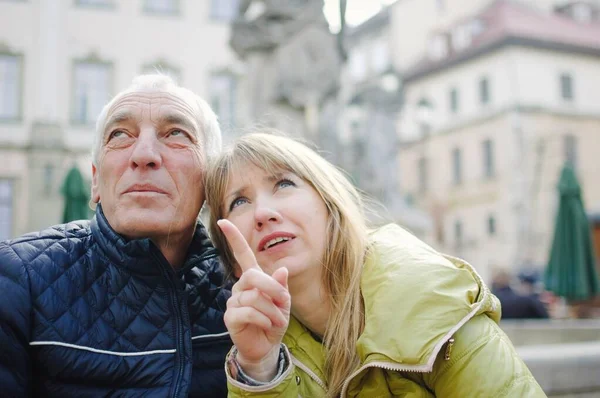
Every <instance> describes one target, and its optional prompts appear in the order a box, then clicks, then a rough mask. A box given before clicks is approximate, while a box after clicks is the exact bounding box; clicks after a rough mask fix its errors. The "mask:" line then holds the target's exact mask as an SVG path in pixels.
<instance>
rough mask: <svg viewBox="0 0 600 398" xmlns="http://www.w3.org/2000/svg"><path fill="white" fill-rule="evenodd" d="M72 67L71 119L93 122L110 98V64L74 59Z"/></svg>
mask: <svg viewBox="0 0 600 398" xmlns="http://www.w3.org/2000/svg"><path fill="white" fill-rule="evenodd" d="M74 69H75V70H74V76H73V80H74V81H73V107H72V112H73V113H72V115H71V120H72V122H73V123H76V124H93V123H94V122H95V121H96V118H97V117H98V115H99V114H100V111H101V110H102V107H103V106H104V104H106V103H107V102H108V101H109V99H110V94H109V87H110V81H111V72H112V66H111V65H110V64H108V63H101V62H95V61H91V62H90V61H76V62H75V68H74Z"/></svg>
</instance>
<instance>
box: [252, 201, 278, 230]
mask: <svg viewBox="0 0 600 398" xmlns="http://www.w3.org/2000/svg"><path fill="white" fill-rule="evenodd" d="M254 219H255V226H256V229H258V230H260V229H262V228H263V227H264V226H265V225H268V224H269V223H274V224H277V223H280V222H281V219H282V218H281V214H280V213H279V212H278V211H277V209H276V208H275V206H274V205H273V204H272V203H265V204H259V205H258V206H256V209H255V211H254Z"/></svg>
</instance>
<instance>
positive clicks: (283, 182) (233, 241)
mask: <svg viewBox="0 0 600 398" xmlns="http://www.w3.org/2000/svg"><path fill="white" fill-rule="evenodd" d="M206 194H207V201H208V203H209V205H210V212H211V224H210V229H211V233H212V237H213V239H214V243H215V245H216V246H217V248H219V249H220V250H221V252H222V254H223V257H224V260H225V261H224V263H225V264H226V265H227V267H228V272H229V274H230V275H231V276H232V277H233V278H234V279H236V280H237V282H236V284H235V285H234V288H233V294H232V297H231V298H230V300H229V301H228V303H227V312H226V314H225V322H226V325H227V327H228V329H229V331H230V333H231V338H232V340H233V342H234V343H235V347H234V348H233V349H232V351H231V352H230V354H229V356H228V361H227V364H226V372H227V375H228V386H229V394H230V396H269V397H274V396H285V397H288V396H289V397H297V396H303V397H325V396H329V397H338V396H342V397H356V396H360V397H388V396H406V397H434V396H439V397H503V396H509V397H525V396H527V397H537V396H545V395H544V393H543V392H542V390H541V388H540V387H539V385H538V384H537V382H536V381H535V380H534V378H533V377H532V375H531V373H530V372H529V370H528V369H527V367H526V365H525V364H524V363H523V362H522V361H521V359H519V358H518V357H517V355H516V353H515V350H514V348H513V346H512V344H511V342H510V341H509V340H508V338H507V337H506V335H505V334H504V333H503V332H502V331H501V330H500V328H499V327H498V325H497V322H498V321H499V319H500V305H499V302H498V300H497V299H496V297H494V296H493V295H492V294H491V293H490V291H489V289H488V288H487V287H486V285H485V284H484V283H483V281H482V280H481V278H480V277H479V275H478V274H477V273H476V272H475V270H474V269H473V268H472V267H471V266H470V265H469V264H467V263H466V262H464V261H462V260H459V259H456V258H453V257H449V256H444V255H442V254H439V253H438V252H436V251H435V250H433V249H432V248H431V247H429V246H427V245H426V244H425V243H423V242H422V241H420V240H419V239H417V238H416V237H414V236H413V235H411V234H410V233H408V232H407V231H405V230H404V229H402V228H401V227H399V226H396V225H387V226H385V227H382V228H380V229H377V230H370V229H369V228H368V226H367V222H366V219H365V215H364V209H363V203H362V201H361V197H360V195H359V193H358V192H357V190H356V189H355V188H354V186H353V185H352V184H351V183H349V182H348V180H347V179H346V178H345V176H344V175H343V174H342V173H341V172H340V171H339V170H337V169H336V168H335V167H334V166H333V165H332V164H330V163H329V162H327V161H326V160H325V159H324V158H322V157H321V156H319V155H318V154H317V153H316V152H314V151H313V150H311V149H309V148H308V147H306V146H304V145H303V144H300V143H298V142H296V141H294V140H292V139H289V138H285V137H281V136H275V135H270V134H263V133H253V134H249V135H246V136H243V137H241V138H240V139H238V140H237V141H236V142H235V143H234V144H233V146H232V147H231V148H230V149H229V150H227V151H225V152H224V153H223V154H222V155H221V156H220V157H219V158H217V160H216V161H215V162H214V163H212V165H210V166H209V171H208V174H207V178H206Z"/></svg>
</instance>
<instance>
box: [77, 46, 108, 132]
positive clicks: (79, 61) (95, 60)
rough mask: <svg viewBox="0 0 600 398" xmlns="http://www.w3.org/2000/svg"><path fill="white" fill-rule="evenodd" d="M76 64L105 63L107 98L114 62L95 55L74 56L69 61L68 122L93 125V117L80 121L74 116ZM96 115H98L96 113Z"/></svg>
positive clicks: (78, 124)
mask: <svg viewBox="0 0 600 398" xmlns="http://www.w3.org/2000/svg"><path fill="white" fill-rule="evenodd" d="M78 64H98V65H106V66H107V68H108V87H107V92H108V98H109V99H110V97H111V92H112V91H113V87H114V80H115V76H114V64H113V62H111V61H106V60H102V59H100V58H98V57H96V56H90V57H87V58H75V59H73V61H72V62H71V94H70V102H71V104H70V107H69V124H70V125H71V126H93V125H94V124H95V121H96V120H95V119H94V120H93V121H89V120H86V121H81V120H78V119H76V118H75V109H76V99H75V95H76V89H77V87H76V83H75V74H76V70H77V65H78ZM96 117H98V115H96Z"/></svg>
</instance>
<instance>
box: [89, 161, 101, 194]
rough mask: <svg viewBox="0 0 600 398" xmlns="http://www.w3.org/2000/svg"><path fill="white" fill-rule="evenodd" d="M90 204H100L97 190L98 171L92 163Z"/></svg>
mask: <svg viewBox="0 0 600 398" xmlns="http://www.w3.org/2000/svg"><path fill="white" fill-rule="evenodd" d="M91 200H92V202H94V203H99V202H100V192H99V190H98V169H97V168H96V165H94V164H93V163H92V197H91Z"/></svg>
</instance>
